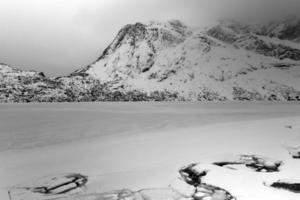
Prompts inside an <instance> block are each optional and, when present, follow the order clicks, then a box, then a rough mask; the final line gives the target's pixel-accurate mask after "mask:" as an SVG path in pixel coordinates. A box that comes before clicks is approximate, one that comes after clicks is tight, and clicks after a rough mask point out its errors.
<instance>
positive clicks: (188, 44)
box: [0, 20, 300, 102]
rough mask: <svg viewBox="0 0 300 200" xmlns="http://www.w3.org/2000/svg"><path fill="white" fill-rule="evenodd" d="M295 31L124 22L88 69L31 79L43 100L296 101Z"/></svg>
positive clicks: (299, 74) (299, 69)
mask: <svg viewBox="0 0 300 200" xmlns="http://www.w3.org/2000/svg"><path fill="white" fill-rule="evenodd" d="M299 27H300V20H298V21H297V20H295V21H289V23H287V22H284V21H283V22H270V23H269V24H262V25H247V24H241V23H239V22H235V21H220V22H218V23H215V24H212V25H209V26H206V27H204V28H191V27H188V26H186V25H185V24H184V23H182V22H180V21H178V20H171V21H167V22H157V21H152V22H149V23H147V24H143V23H136V24H129V25H126V26H124V27H122V28H121V29H120V31H119V32H118V34H117V35H116V37H115V38H114V40H113V41H112V43H111V44H110V45H109V46H108V47H107V48H106V49H105V50H104V51H103V53H102V54H101V55H100V56H99V57H98V59H96V60H95V62H93V63H92V64H90V65H88V66H87V67H84V68H81V69H78V70H76V71H74V72H72V73H71V74H70V75H69V76H66V77H45V76H43V77H39V76H38V75H36V76H34V77H35V78H32V79H31V81H32V80H36V81H32V84H35V86H38V87H40V86H41V85H43V84H44V85H46V86H45V90H46V91H48V93H47V94H48V96H50V97H51V98H50V97H49V98H50V99H49V98H48V99H47V98H46V99H43V100H42V101H106V100H107V101H114V100H116V101H131V100H140V101H145V100H159V101H160V100H189V101H196V100H197V101H224V100H277V101H287V100H300V92H299V91H300V28H299ZM0 74H1V70H0ZM2 74H5V73H2ZM18 76H19V75H18ZM2 77H4V76H3V75H2ZM36 77H39V78H36ZM2 79H3V78H2ZM13 80H15V83H16V84H17V85H18V84H19V85H24V83H23V82H22V81H20V80H17V79H13ZM16 80H17V81H16ZM37 80H38V81H37ZM49 83H50V85H51V84H52V85H51V87H50V88H51V90H50V89H49V87H47V84H49ZM32 84H31V86H30V87H31V88H32ZM25 85H26V84H25ZM54 85H55V86H54ZM27 86H28V84H27ZM28 87H29V86H28ZM10 91H11V93H12V90H10ZM2 92H3V89H2ZM3 93H7V92H3ZM53 93H54V94H53ZM69 93H72V95H70V94H69ZM2 96H3V95H2ZM38 96H39V95H38ZM41 96H45V95H41ZM70 96H72V98H70ZM100 96H101V98H100ZM41 98H42V97H41ZM43 98H44V97H43ZM0 99H2V101H5V97H2V98H1V97H0ZM3 99H4V100H3ZM16 101H17V100H16ZM28 101H29V102H30V101H38V100H31V99H29V100H28ZM17 102H18V101H17Z"/></svg>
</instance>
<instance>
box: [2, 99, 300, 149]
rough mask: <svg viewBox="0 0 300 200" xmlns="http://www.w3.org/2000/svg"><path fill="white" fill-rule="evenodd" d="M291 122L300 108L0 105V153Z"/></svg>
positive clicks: (271, 105)
mask: <svg viewBox="0 0 300 200" xmlns="http://www.w3.org/2000/svg"><path fill="white" fill-rule="evenodd" d="M288 116H300V103H270V102H268V103H261V102H259V103H255V102H247V103H243V102H242V103H241V102H237V103H236V102H235V103H231V102H230V103H228V102H227V103H201V102H200V103H182V102H180V103H179V102H174V103H156V102H153V103H148V102H137V103H48V104H1V105H0V151H5V150H9V149H21V148H31V147H40V146H46V145H52V144H61V143H66V142H67V143H69V142H72V141H78V140H82V139H85V140H89V139H93V138H95V137H100V136H101V137H103V136H112V135H115V136H117V135H119V134H124V133H126V134H128V133H131V134H134V133H145V132H152V131H157V130H172V129H178V128H186V127H191V126H199V125H204V124H213V123H224V122H232V121H239V120H253V119H267V118H277V117H288Z"/></svg>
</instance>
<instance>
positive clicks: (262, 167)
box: [213, 155, 282, 172]
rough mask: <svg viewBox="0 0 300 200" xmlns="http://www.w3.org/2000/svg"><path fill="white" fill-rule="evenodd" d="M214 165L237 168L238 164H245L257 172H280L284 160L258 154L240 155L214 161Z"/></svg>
mask: <svg viewBox="0 0 300 200" xmlns="http://www.w3.org/2000/svg"><path fill="white" fill-rule="evenodd" d="M213 164H214V165H218V166H220V167H227V168H230V169H235V166H236V165H244V166H246V167H248V168H250V169H253V170H254V171H256V172H278V171H279V167H280V166H281V165H282V161H278V160H273V159H270V158H266V157H262V156H258V155H240V156H238V157H237V158H236V159H233V160H228V161H219V162H214V163H213Z"/></svg>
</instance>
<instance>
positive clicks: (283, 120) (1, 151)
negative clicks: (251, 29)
mask: <svg viewBox="0 0 300 200" xmlns="http://www.w3.org/2000/svg"><path fill="white" fill-rule="evenodd" d="M299 121H300V104H299V103H270V102H268V103H262V102H259V103H258V102H246V103H244V102H243V103H242V102H239V103H237V102H226V103H201V102H198V103H191V102H189V103H187V102H173V103H156V102H151V103H149V102H137V103H133V102H131V103H49V104H1V105H0V163H1V165H0V199H4V200H6V199H9V198H8V191H9V190H11V189H12V191H13V195H14V197H15V198H13V200H20V199H23V200H33V199H36V200H41V199H43V198H42V197H41V196H35V195H36V194H33V193H30V192H28V191H27V192H28V193H26V192H25V193H24V190H23V191H21V192H20V193H18V192H17V189H16V188H19V187H18V186H19V184H21V185H22V184H23V186H25V187H27V186H28V185H31V184H35V183H36V180H39V178H43V177H45V176H50V177H53V176H54V177H55V176H60V174H62V173H81V174H84V175H87V176H88V178H89V180H88V182H87V185H86V187H84V191H83V192H84V194H99V193H101V192H107V191H112V190H116V189H123V188H129V189H131V190H134V191H137V190H140V189H145V188H166V187H169V186H170V184H171V183H172V182H173V181H174V179H176V177H177V176H178V169H179V168H181V167H183V166H186V165H187V164H191V163H198V162H200V163H204V164H203V165H200V167H203V168H204V169H205V170H209V174H208V176H207V179H205V181H208V183H209V184H213V185H216V186H220V187H221V188H224V189H227V190H228V191H230V193H231V194H233V195H234V196H237V197H238V200H261V199H274V200H281V199H286V200H297V199H299V194H298V193H289V192H286V191H281V190H278V191H277V190H275V191H274V190H272V189H270V188H268V187H267V186H265V185H264V184H263V183H270V182H272V181H276V180H279V179H295V180H296V181H300V172H299V168H300V162H299V160H298V159H293V158H292V157H291V155H289V152H288V149H289V148H290V147H298V146H299V147H300V136H299V133H300V124H299ZM241 154H245V155H261V156H266V157H268V158H272V159H275V160H279V161H281V162H282V163H283V164H282V166H281V167H280V171H279V172H277V173H256V172H251V171H248V170H246V171H244V170H243V169H242V168H241V169H240V168H238V169H237V170H230V169H226V168H222V167H215V166H213V165H210V164H209V162H211V161H222V159H225V158H227V156H236V155H241ZM220 177H221V178H220ZM14 189H15V190H14ZM169 189H170V188H169ZM179 189H180V188H179ZM18 195H21V196H18ZM22 195H23V196H22ZM32 195H33V196H35V198H33V196H32ZM23 197H24V198H23ZM45 198H46V199H49V198H48V196H47V195H46V196H45ZM53 198H54V197H53ZM50 199H51V198H50ZM70 199H72V197H71V196H70ZM70 199H69V197H68V194H67V196H66V198H63V199H62V200H70ZM95 199H101V198H97V195H96V196H95Z"/></svg>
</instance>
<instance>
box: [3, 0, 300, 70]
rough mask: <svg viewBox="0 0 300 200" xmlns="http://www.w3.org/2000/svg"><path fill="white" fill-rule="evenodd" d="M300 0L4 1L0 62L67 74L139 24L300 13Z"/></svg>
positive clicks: (194, 22) (195, 21) (92, 59)
mask: <svg viewBox="0 0 300 200" xmlns="http://www.w3.org/2000/svg"><path fill="white" fill-rule="evenodd" d="M299 4H300V3H299V0H0V24H1V29H0V63H7V64H9V65H12V66H16V67H18V68H21V69H34V70H38V71H43V72H45V73H46V74H47V75H66V74H69V73H70V72H72V71H74V70H75V69H78V68H81V67H84V66H86V65H88V64H89V63H91V62H92V61H94V60H95V59H96V58H97V57H99V56H100V54H101V52H102V50H103V49H104V48H105V47H106V46H107V45H108V44H109V43H110V42H111V41H112V40H113V38H114V36H115V35H116V34H117V32H118V30H119V29H120V28H121V27H122V26H124V25H126V24H128V23H135V22H147V21H150V20H164V21H165V20H168V19H179V20H182V21H183V22H185V23H186V24H187V25H190V26H198V25H201V24H203V23H206V22H207V21H211V20H215V19H219V18H223V17H237V16H239V17H241V16H244V17H245V16H247V17H249V16H251V17H254V16H255V17H258V16H259V17H265V16H274V15H277V16H278V15H279V14H282V13H284V14H287V13H288V14H291V13H294V12H295V13H298V12H299Z"/></svg>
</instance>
